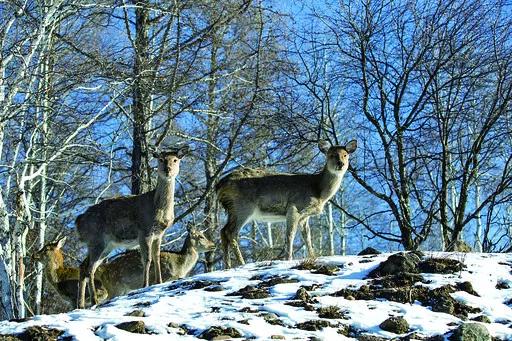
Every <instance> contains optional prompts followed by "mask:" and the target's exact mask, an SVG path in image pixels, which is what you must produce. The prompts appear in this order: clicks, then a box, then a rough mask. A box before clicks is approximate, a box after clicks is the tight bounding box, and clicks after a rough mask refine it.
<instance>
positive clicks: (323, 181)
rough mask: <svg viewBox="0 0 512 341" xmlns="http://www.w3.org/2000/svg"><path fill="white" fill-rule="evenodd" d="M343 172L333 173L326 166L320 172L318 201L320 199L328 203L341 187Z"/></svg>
mask: <svg viewBox="0 0 512 341" xmlns="http://www.w3.org/2000/svg"><path fill="white" fill-rule="evenodd" d="M345 171H346V169H344V170H343V171H341V172H336V173H333V172H331V171H329V170H328V169H327V165H326V166H325V167H324V169H323V170H322V172H320V174H319V178H320V183H319V185H320V186H319V187H320V199H322V201H323V202H327V201H329V200H330V199H331V198H332V197H333V196H334V195H335V194H336V192H337V191H338V189H339V188H340V186H341V181H342V180H343V175H345Z"/></svg>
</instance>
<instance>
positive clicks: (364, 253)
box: [357, 247, 380, 256]
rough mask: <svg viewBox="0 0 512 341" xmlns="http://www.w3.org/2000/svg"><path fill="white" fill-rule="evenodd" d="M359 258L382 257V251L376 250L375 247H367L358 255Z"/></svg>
mask: <svg viewBox="0 0 512 341" xmlns="http://www.w3.org/2000/svg"><path fill="white" fill-rule="evenodd" d="M357 255H358V256H368V255H380V251H379V250H376V249H374V248H373V247H367V248H366V249H364V250H362V251H361V252H359V253H358V254H357Z"/></svg>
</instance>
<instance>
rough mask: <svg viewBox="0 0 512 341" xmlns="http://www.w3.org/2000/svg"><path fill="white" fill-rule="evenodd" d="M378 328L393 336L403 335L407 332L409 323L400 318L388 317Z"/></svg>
mask: <svg viewBox="0 0 512 341" xmlns="http://www.w3.org/2000/svg"><path fill="white" fill-rule="evenodd" d="M379 327H380V329H382V330H385V331H387V332H390V333H395V334H404V333H407V332H408V331H409V323H408V322H407V320H406V319H404V318H403V317H401V316H393V317H390V318H388V319H386V320H384V321H383V322H382V323H381V324H380V325H379Z"/></svg>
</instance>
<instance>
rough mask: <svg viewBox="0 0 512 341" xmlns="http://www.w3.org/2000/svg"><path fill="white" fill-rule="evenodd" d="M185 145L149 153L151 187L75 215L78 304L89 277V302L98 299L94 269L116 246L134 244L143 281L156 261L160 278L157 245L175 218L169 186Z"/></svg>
mask: <svg viewBox="0 0 512 341" xmlns="http://www.w3.org/2000/svg"><path fill="white" fill-rule="evenodd" d="M188 151H189V149H188V147H187V146H183V147H181V148H179V149H173V150H168V151H162V152H155V153H154V154H153V156H154V157H155V158H156V159H157V160H158V169H157V174H158V177H157V183H156V187H155V189H153V190H151V191H149V192H146V193H142V194H139V195H129V196H121V197H115V198H110V199H106V200H103V201H101V202H99V203H98V204H95V205H93V206H90V207H89V208H88V209H87V210H86V211H85V212H84V213H83V214H81V215H79V216H78V217H77V218H76V227H77V231H78V234H79V237H80V240H81V241H82V242H84V243H85V244H87V257H86V258H85V259H84V261H83V262H82V264H81V265H80V300H79V308H84V307H85V288H86V284H87V282H89V291H90V297H91V299H92V301H93V304H97V303H98V298H97V296H96V288H95V282H94V274H95V272H96V269H97V268H98V266H99V265H100V264H101V263H102V262H103V260H104V259H105V258H106V257H107V256H108V254H109V253H110V252H112V251H113V250H114V249H115V248H117V247H124V248H128V249H129V248H134V247H137V246H139V249H140V255H141V260H142V265H143V268H142V270H143V271H142V274H143V280H142V286H144V287H147V286H149V270H150V267H151V262H152V260H154V261H155V276H156V281H157V282H158V283H162V282H163V281H162V272H161V266H160V245H161V243H162V238H163V235H164V233H165V231H166V229H167V228H168V227H169V226H171V225H172V224H173V222H174V188H175V182H176V176H177V175H178V173H179V169H180V161H181V159H182V158H183V157H184V156H185V155H186V154H187V153H188Z"/></svg>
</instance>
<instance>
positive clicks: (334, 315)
mask: <svg viewBox="0 0 512 341" xmlns="http://www.w3.org/2000/svg"><path fill="white" fill-rule="evenodd" d="M317 312H318V317H320V318H323V319H343V318H345V315H344V314H343V312H342V311H341V310H340V308H339V307H337V306H335V305H331V306H328V307H321V308H319V309H318V310H317Z"/></svg>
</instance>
